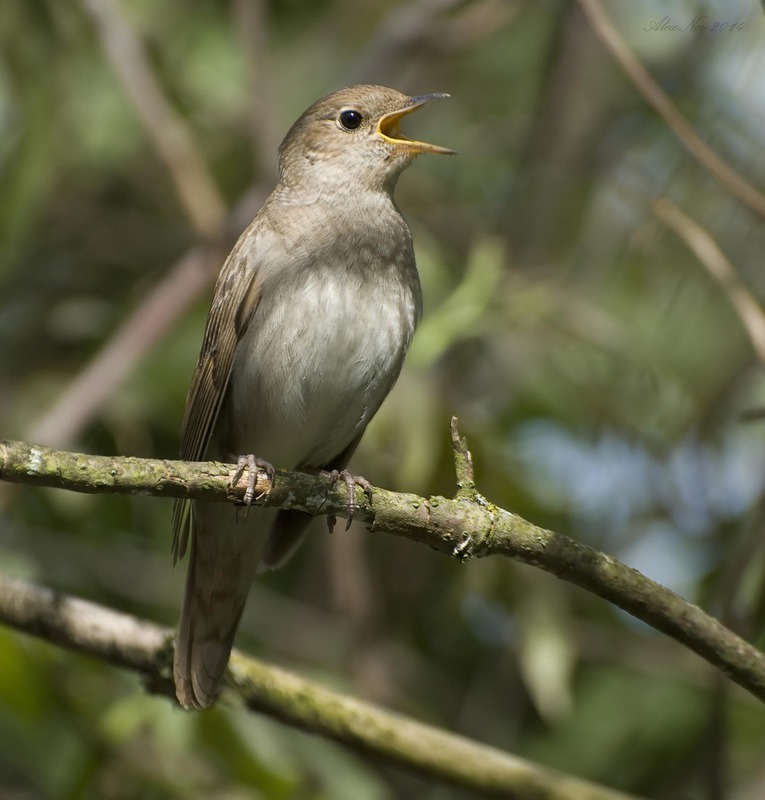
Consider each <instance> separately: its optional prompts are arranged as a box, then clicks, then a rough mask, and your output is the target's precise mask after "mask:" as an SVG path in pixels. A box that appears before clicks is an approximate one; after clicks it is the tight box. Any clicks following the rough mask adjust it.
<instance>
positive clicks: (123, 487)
mask: <svg viewBox="0 0 765 800" xmlns="http://www.w3.org/2000/svg"><path fill="white" fill-rule="evenodd" d="M234 472H235V466H234V465H232V464H220V463H217V462H209V463H207V462H204V463H198V464H193V463H186V462H183V461H159V460H156V459H140V458H110V457H105V456H89V455H81V454H77V453H66V452H62V451H54V450H50V449H48V448H44V447H37V446H35V445H30V444H28V443H26V442H8V441H6V442H2V443H0V480H6V481H11V482H15V483H26V484H34V485H38V486H55V487H59V488H66V489H71V490H74V491H79V492H91V493H92V492H99V493H113V494H135V493H139V492H140V493H144V494H151V495H156V496H160V497H192V498H199V499H206V500H219V501H222V500H229V501H230V500H234V501H241V500H242V497H243V495H244V491H245V488H246V482H247V475H246V473H245V474H244V475H242V476H241V479H240V482H239V484H238V485H237V486H236V487H231V486H230V481H231V478H232V476H233V474H234ZM341 483H342V482H338V485H337V486H335V487H334V488H332V487H328V486H327V481H326V480H325V479H323V478H321V477H315V476H311V475H304V474H302V473H297V472H289V473H288V472H279V473H278V474H277V478H276V481H275V483H274V485H273V486H271V487H269V485H268V479H267V478H266V476H265V475H264V474H263V475H261V474H259V475H258V484H257V487H256V489H257V492H258V493H262V492H264V491H266V490H269V489H270V491H268V493H267V495H266V496H265V497H264V498H263V499H262V500H261V501H260V503H261V504H262V505H266V506H271V507H277V508H290V509H294V510H298V511H303V512H305V513H308V514H317V513H322V514H334V515H336V516H347V515H348V498H347V495H346V490H345V487H344V485H343V486H341V485H340V484H341ZM319 509H320V512H319ZM354 513H355V518H356V519H357V520H358V521H363V522H366V523H368V525H369V528H370V530H371V531H372V532H375V533H376V532H380V533H390V534H394V535H396V536H402V537H405V538H407V539H411V540H413V541H417V542H421V543H423V544H426V545H427V546H429V547H431V548H432V549H434V550H438V551H439V552H442V553H447V554H449V555H451V556H456V557H459V558H460V559H461V560H463V561H464V560H467V558H469V557H470V556H476V557H483V556H490V555H501V556H505V557H507V558H512V559H514V560H516V561H520V562H522V563H524V564H529V565H531V566H534V567H537V568H539V569H543V570H544V571H546V572H549V573H551V574H553V575H556V576H557V577H559V578H561V579H562V580H565V581H568V582H569V583H573V584H574V585H576V586H580V587H581V588H583V589H585V590H587V591H589V592H591V593H592V594H595V595H598V596H599V597H601V598H603V599H604V600H607V601H608V602H610V603H613V604H614V605H617V606H619V607H620V608H622V609H623V610H625V611H627V612H628V613H630V614H632V615H633V616H635V617H637V618H638V619H641V620H643V622H646V623H647V624H648V625H650V626H652V627H654V628H656V629H657V630H659V631H662V632H663V633H665V634H667V635H668V636H671V637H672V638H673V639H676V640H677V641H678V642H681V643H682V644H684V645H686V646H687V647H689V648H690V649H691V650H693V651H694V652H696V653H697V654H698V655H700V656H701V657H702V658H704V659H706V660H707V661H708V662H709V663H710V664H712V665H713V666H715V667H717V668H718V669H720V670H722V671H723V672H725V673H726V674H727V675H728V677H729V678H731V680H733V681H735V682H736V683H738V684H739V685H740V686H742V687H743V688H744V689H746V690H747V691H749V692H751V693H752V694H753V695H754V696H755V697H758V698H759V699H761V700H765V655H763V653H761V652H759V651H758V650H757V649H756V648H754V647H752V645H750V644H749V643H747V642H745V641H744V640H743V639H741V638H740V637H738V636H736V635H735V634H734V633H733V632H732V631H730V630H728V629H727V628H726V627H725V626H724V625H722V624H721V623H720V622H718V621H717V620H716V619H714V618H712V617H710V616H709V615H708V614H705V613H704V611H702V610H701V609H700V608H699V607H698V606H695V605H693V604H691V603H689V602H688V601H686V600H684V599H683V598H682V597H680V596H679V595H677V594H675V593H674V592H672V591H670V590H669V589H667V588H665V587H663V586H661V585H659V584H658V583H656V582H655V581H652V580H650V579H649V578H646V577H645V576H644V575H641V574H640V573H639V572H638V571H637V570H634V569H631V568H630V567H628V566H626V565H625V564H622V563H621V562H620V561H617V560H616V559H615V558H612V557H611V556H608V555H606V554H604V553H601V552H598V551H597V550H594V549H593V548H591V547H587V546H586V545H583V544H580V543H579V542H576V541H574V540H572V539H568V538H567V537H565V536H561V535H560V534H557V533H554V532H552V531H549V530H545V529H544V528H539V527H537V526H536V525H533V524H532V523H530V522H527V521H526V520H524V519H522V518H521V517H519V516H517V515H516V514H512V513H510V512H508V511H505V510H504V509H501V508H498V507H497V506H495V505H493V504H492V503H489V502H487V501H486V500H485V499H484V498H483V497H481V496H480V495H478V494H476V496H475V498H474V499H472V500H470V499H468V498H466V497H464V496H459V495H458V496H457V497H456V498H454V499H449V498H444V497H428V498H425V497H419V496H417V495H413V494H397V493H395V492H389V491H386V490H384V489H377V488H375V489H374V491H373V503H369V502H368V501H366V500H363V499H360V503H359V504H358V506H357V508H356V509H355V510H354Z"/></svg>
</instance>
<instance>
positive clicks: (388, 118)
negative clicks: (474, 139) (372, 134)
mask: <svg viewBox="0 0 765 800" xmlns="http://www.w3.org/2000/svg"><path fill="white" fill-rule="evenodd" d="M447 97H449V95H448V94H421V95H416V96H415V97H410V98H409V100H408V102H407V104H406V105H405V106H404V107H403V108H402V109H400V110H399V111H392V112H391V113H390V114H386V115H385V116H384V117H381V118H380V121H379V122H378V123H377V134H378V136H380V137H381V138H382V139H383V140H385V141H386V142H389V143H390V144H393V145H395V146H396V147H398V148H400V149H403V150H407V151H409V152H410V153H441V154H443V155H448V156H452V155H455V151H454V150H450V149H449V148H448V147H440V146H439V145H436V144H428V143H427V142H418V141H417V140H416V139H410V138H409V137H408V136H404V134H403V133H401V131H400V129H399V126H400V125H401V120H402V119H403V118H404V117H405V116H406V115H407V114H411V113H412V112H413V111H416V110H417V109H418V108H422V107H423V106H426V105H427V104H428V103H432V102H433V101H434V100H443V99H444V98H447Z"/></svg>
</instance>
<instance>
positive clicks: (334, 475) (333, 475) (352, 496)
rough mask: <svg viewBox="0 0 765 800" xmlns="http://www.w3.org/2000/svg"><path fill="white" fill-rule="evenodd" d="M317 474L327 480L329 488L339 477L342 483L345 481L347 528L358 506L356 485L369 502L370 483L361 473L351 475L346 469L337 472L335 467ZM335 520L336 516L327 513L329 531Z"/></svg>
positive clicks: (370, 494)
mask: <svg viewBox="0 0 765 800" xmlns="http://www.w3.org/2000/svg"><path fill="white" fill-rule="evenodd" d="M319 474H320V475H322V476H323V477H325V478H327V479H328V480H329V488H330V489H331V488H332V487H333V486H334V485H335V484H336V483H337V482H338V481H339V480H341V479H342V481H343V483H345V487H346V489H347V490H348V522H347V523H346V525H345V530H348V528H350V527H351V523H352V522H353V514H354V512H355V511H356V509H357V508H358V505H356V487H357V486H359V487H360V488H361V489H363V490H364V493H365V494H366V496H367V499H368V500H369V502H370V503H371V502H372V484H371V483H370V482H369V481H368V480H367V479H366V478H363V477H362V476H361V475H351V473H350V472H348V470H347V469H344V470H340V471H339V472H338V470H336V469H333V470H332V471H331V472H329V471H327V470H322V471H321V472H320V473H319ZM336 522H337V517H335V515H334V514H327V527H328V528H329V532H330V533H332V530H333V529H334V527H335V523H336Z"/></svg>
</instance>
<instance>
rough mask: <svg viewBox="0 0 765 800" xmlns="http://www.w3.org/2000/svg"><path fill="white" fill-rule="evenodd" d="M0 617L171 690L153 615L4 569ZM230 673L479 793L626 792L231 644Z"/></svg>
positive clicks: (258, 693)
mask: <svg viewBox="0 0 765 800" xmlns="http://www.w3.org/2000/svg"><path fill="white" fill-rule="evenodd" d="M0 620H2V621H3V622H5V623H6V624H8V625H11V626H12V627H14V628H16V629H17V630H20V631H23V632H25V633H30V634H32V635H34V636H37V637H39V638H42V639H45V640H47V641H51V642H54V643H56V644H58V645H61V646H63V647H67V648H69V649H72V650H78V651H80V652H83V653H88V654H90V655H92V656H95V657H96V658H100V659H102V660H104V661H106V662H108V663H110V664H115V665H117V666H119V667H123V668H126V669H131V670H134V671H137V672H140V673H142V674H143V675H144V676H145V677H146V680H147V684H148V685H149V686H150V687H151V688H152V690H154V691H160V692H163V693H167V694H170V695H172V689H171V683H170V680H169V678H170V675H171V674H172V666H171V665H172V638H173V632H172V631H170V630H167V629H165V628H161V627H159V626H158V625H155V624H154V623H151V622H147V621H145V620H140V619H137V618H136V617H132V616H130V615H128V614H122V613H118V612H116V611H113V610H111V609H109V608H106V607H104V606H99V605H97V604H95V603H91V602H88V601H86V600H81V599H79V598H76V597H71V596H68V595H65V594H63V593H62V592H58V591H55V592H54V591H52V590H51V589H47V588H42V587H39V586H35V585H33V584H30V583H27V582H25V581H20V580H17V579H14V578H9V577H4V576H2V575H0ZM227 683H228V686H229V687H230V688H232V689H233V690H234V691H235V692H237V693H238V694H239V695H240V696H241V697H242V698H243V699H244V701H245V703H246V704H247V706H249V707H250V708H251V709H252V710H255V711H260V712H263V713H265V714H268V715H269V716H272V717H275V718H276V719H279V720H281V721H283V722H286V723H287V724H289V725H292V726H294V727H298V728H302V729H304V730H307V731H311V732H312V733H318V734H320V735H323V736H326V737H329V738H332V739H335V740H336V741H339V742H342V743H343V744H346V745H347V746H349V747H352V748H354V749H356V750H361V751H363V752H366V753H371V754H374V755H375V756H377V757H381V758H384V759H386V760H387V761H389V762H392V763H394V764H397V765H399V766H403V767H407V768H409V769H412V770H415V771H417V772H419V773H421V774H424V775H426V776H428V777H429V778H431V779H433V778H436V779H439V780H442V781H445V782H448V783H451V784H454V785H457V786H461V787H463V788H465V789H468V790H470V791H472V792H479V793H480V794H482V795H484V796H488V797H514V798H517V800H536V799H537V798H545V800H629V798H628V796H627V795H625V794H622V793H621V792H617V791H613V790H610V789H607V788H605V787H600V786H597V785H595V784H591V783H587V782H585V781H580V780H578V779H576V778H572V777H568V776H566V775H563V774H560V773H555V772H553V771H551V770H547V769H544V768H542V767H539V766H537V765H535V764H533V763H531V762H529V761H524V760H523V759H520V758H517V757H516V756H512V755H509V754H507V753H503V752H502V751H500V750H497V749H495V748H493V747H489V746H487V745H483V744H479V743H477V742H474V741H471V740H469V739H466V738H464V737H462V736H458V735H456V734H452V733H448V732H446V731H443V730H440V729H438V728H434V727H431V726H429V725H425V724H423V723H420V722H417V721H415V720H413V719H410V718H407V717H404V716H402V715H399V714H395V713H393V712H391V711H386V710H385V709H382V708H379V707H377V706H373V705H371V704H369V703H365V702H363V701H361V700H357V699H355V698H352V697H348V696H344V695H341V694H338V693H336V692H333V691H331V690H329V689H325V688H324V687H323V686H321V685H319V684H317V683H313V682H311V681H308V680H305V679H303V678H300V677H298V676H297V675H295V674H292V673H289V672H287V671H286V670H283V669H280V668H278V667H273V666H270V665H269V664H266V663H264V662H262V661H257V660H255V659H252V658H248V657H245V656H243V655H242V654H240V653H236V652H235V653H234V654H232V658H231V664H230V666H229V673H228V676H227ZM633 800H635V799H634V798H633Z"/></svg>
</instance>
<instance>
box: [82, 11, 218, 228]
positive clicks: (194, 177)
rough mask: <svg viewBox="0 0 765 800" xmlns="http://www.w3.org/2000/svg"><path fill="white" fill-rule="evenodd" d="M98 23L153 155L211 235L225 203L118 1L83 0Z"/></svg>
mask: <svg viewBox="0 0 765 800" xmlns="http://www.w3.org/2000/svg"><path fill="white" fill-rule="evenodd" d="M83 3H84V5H85V8H86V9H87V10H88V11H89V12H90V14H91V16H92V17H93V19H94V20H95V22H96V23H97V27H98V33H99V35H100V37H101V42H102V44H103V47H104V50H105V52H106V53H107V55H108V56H109V59H110V61H111V62H112V66H113V67H114V69H115V71H116V73H117V76H118V77H119V79H120V81H121V83H122V86H123V87H124V89H125V91H126V92H127V94H128V96H129V97H130V99H131V101H132V103H133V106H134V108H135V110H136V113H137V114H138V116H139V118H140V119H141V122H142V123H143V125H144V127H145V128H146V130H147V132H148V133H149V135H150V137H151V141H152V144H153V145H154V148H155V150H156V151H157V154H158V155H159V157H160V158H161V160H162V162H163V163H164V165H165V166H166V167H167V170H168V172H169V173H170V176H171V178H172V180H173V183H174V184H175V188H176V191H177V192H178V196H179V197H180V199H181V202H182V203H183V206H184V209H185V210H186V213H187V214H188V216H189V218H190V220H191V222H192V224H193V226H194V230H195V231H196V233H197V234H198V235H199V236H201V237H204V238H210V239H215V238H216V237H217V236H219V235H220V233H221V231H222V229H223V225H224V223H225V219H226V204H225V202H224V200H223V197H222V195H221V193H220V192H219V190H218V187H217V185H216V183H215V181H214V180H213V177H212V175H211V173H210V170H209V169H208V167H207V164H206V163H205V161H204V159H203V158H202V157H201V155H200V153H199V150H198V148H197V146H196V143H195V142H194V136H193V134H192V133H191V130H190V128H189V127H188V126H187V125H186V123H185V121H184V120H183V118H182V117H181V116H180V114H178V113H177V112H176V110H175V109H174V108H173V106H172V104H171V103H170V102H169V100H168V99H167V97H165V94H164V92H163V91H162V88H161V87H160V84H159V81H157V79H156V78H155V76H154V73H153V71H152V69H151V66H150V64H149V59H148V58H147V56H146V52H145V50H144V47H143V44H142V42H141V40H140V39H139V37H138V36H137V35H136V32H135V31H134V30H133V28H132V27H131V26H130V25H129V24H128V22H127V20H126V19H125V16H124V14H123V11H122V9H121V7H120V3H119V0H83Z"/></svg>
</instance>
